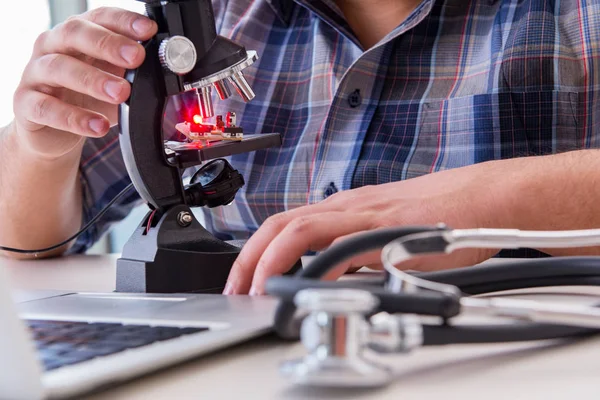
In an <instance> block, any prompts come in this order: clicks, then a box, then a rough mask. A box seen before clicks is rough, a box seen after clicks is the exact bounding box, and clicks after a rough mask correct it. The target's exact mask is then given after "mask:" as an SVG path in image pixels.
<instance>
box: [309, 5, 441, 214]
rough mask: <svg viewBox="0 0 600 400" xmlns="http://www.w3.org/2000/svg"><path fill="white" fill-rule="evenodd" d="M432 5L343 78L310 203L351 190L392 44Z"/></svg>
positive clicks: (414, 15)
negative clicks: (341, 191)
mask: <svg viewBox="0 0 600 400" xmlns="http://www.w3.org/2000/svg"><path fill="white" fill-rule="evenodd" d="M432 6H433V1H432V0H423V2H422V3H421V4H420V5H419V6H418V7H417V9H415V11H413V13H412V14H411V15H410V16H409V17H408V18H407V19H406V20H405V21H404V22H403V23H402V24H401V25H400V26H398V27H397V28H396V29H394V30H393V31H392V32H390V34H388V35H387V36H386V37H385V38H384V39H382V40H381V42H380V43H379V44H378V45H376V46H375V47H373V48H372V49H370V50H368V51H366V52H365V53H364V54H363V55H362V56H360V57H359V58H358V59H357V60H356V61H355V62H354V63H353V64H352V65H351V66H350V67H349V68H348V70H347V71H346V73H345V74H344V76H343V77H342V79H341V81H340V84H339V86H338V87H337V90H336V91H335V95H334V97H333V101H332V105H331V108H330V110H329V113H328V115H327V119H326V122H325V125H324V130H323V132H322V134H321V135H320V137H318V138H317V140H319V143H318V146H317V153H316V154H315V158H314V159H315V161H314V165H313V168H312V169H311V171H312V173H311V174H312V176H311V185H310V195H309V202H310V203H316V202H319V201H322V200H323V199H325V198H327V197H329V196H331V195H332V194H334V193H336V192H338V191H340V190H348V189H351V185H352V176H353V175H354V171H355V170H356V166H357V163H358V161H359V157H360V152H361V149H362V144H363V141H364V139H365V136H366V135H367V132H368V129H369V126H370V124H371V120H372V119H373V115H374V114H375V112H376V110H377V107H378V104H379V99H380V96H381V92H382V90H383V82H384V78H385V76H386V73H387V62H388V58H389V53H390V51H391V46H392V45H393V44H392V42H393V40H394V39H396V38H397V37H399V36H400V35H402V34H403V33H404V32H406V31H407V30H409V29H412V28H413V27H414V26H415V25H416V24H418V23H419V22H421V21H422V20H423V19H424V18H425V17H426V16H427V15H428V14H429V12H430V11H431V8H432Z"/></svg>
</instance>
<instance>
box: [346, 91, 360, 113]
mask: <svg viewBox="0 0 600 400" xmlns="http://www.w3.org/2000/svg"><path fill="white" fill-rule="evenodd" d="M348 104H350V107H352V108H356V107H358V106H360V105H361V104H362V96H361V95H360V89H356V90H355V91H354V92H352V93H350V95H349V96H348Z"/></svg>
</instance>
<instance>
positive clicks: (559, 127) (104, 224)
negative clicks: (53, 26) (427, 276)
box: [75, 0, 600, 251]
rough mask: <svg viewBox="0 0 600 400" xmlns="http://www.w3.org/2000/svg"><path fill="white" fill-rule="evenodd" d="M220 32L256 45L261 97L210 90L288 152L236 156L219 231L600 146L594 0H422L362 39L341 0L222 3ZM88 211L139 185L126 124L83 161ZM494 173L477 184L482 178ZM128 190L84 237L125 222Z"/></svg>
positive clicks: (252, 76) (217, 220)
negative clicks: (426, 179)
mask: <svg viewBox="0 0 600 400" xmlns="http://www.w3.org/2000/svg"><path fill="white" fill-rule="evenodd" d="M214 9H215V14H216V19H217V30H218V31H219V33H220V34H221V35H223V36H226V37H229V38H231V39H233V40H234V41H237V42H239V43H242V44H243V45H245V46H246V48H247V49H253V50H257V51H258V54H259V56H260V59H259V60H258V61H257V63H256V64H255V65H254V66H253V67H250V68H248V69H247V70H246V72H245V73H246V76H247V78H248V81H249V82H250V84H251V85H252V87H253V88H254V90H255V92H256V98H255V99H254V100H253V101H251V102H250V103H248V104H245V103H243V102H242V100H241V99H239V97H237V96H232V97H231V98H230V99H228V100H226V101H219V100H216V101H215V111H216V113H217V114H224V113H225V112H227V111H235V112H236V113H237V115H238V122H239V124H240V125H241V126H243V127H244V130H245V132H247V133H261V132H280V133H281V134H282V137H283V144H282V146H281V147H280V148H272V149H267V150H261V151H257V152H253V153H247V154H242V155H238V156H234V157H232V158H231V159H230V161H231V163H232V164H233V166H234V167H235V168H237V169H238V170H239V171H240V172H241V173H242V174H243V175H244V177H245V179H246V185H245V186H244V188H243V189H242V190H241V191H240V193H239V194H238V196H237V198H236V201H235V202H234V204H232V205H231V206H228V207H220V208H216V209H210V210H209V209H205V210H202V212H203V213H204V216H205V219H206V221H205V225H206V226H207V227H208V229H209V230H211V231H212V232H214V233H215V234H216V235H218V236H219V237H222V238H225V239H229V238H235V239H243V238H247V237H248V236H249V235H250V234H252V233H253V232H254V231H256V229H257V228H258V227H259V226H260V225H261V223H262V222H263V221H264V220H265V219H266V218H267V217H269V216H271V215H273V214H275V213H278V212H281V211H285V210H289V209H292V208H295V207H300V206H303V205H306V204H309V203H315V202H318V201H321V200H323V199H324V198H325V197H327V196H328V195H330V194H332V193H335V192H337V191H342V190H349V189H352V188H356V187H359V186H363V185H376V184H381V183H386V182H390V181H400V180H404V179H410V178H413V177H417V176H420V175H423V174H428V173H432V172H435V171H439V170H443V169H448V168H458V167H462V166H466V165H470V164H474V163H480V162H484V161H488V160H498V159H506V158H513V157H522V156H530V155H543V154H551V153H557V152H564V151H569V150H575V149H582V148H590V147H598V144H599V138H600V135H598V123H599V122H600V103H598V101H597V98H598V93H600V92H599V91H598V89H599V84H600V66H596V65H595V63H596V62H597V61H598V60H600V46H599V45H598V44H599V43H600V7H599V6H598V3H597V2H595V1H588V0H470V1H469V0H437V1H434V0H423V1H422V3H421V4H420V5H419V6H418V7H417V8H416V9H415V10H414V12H412V14H411V15H410V16H409V17H408V18H407V19H406V20H405V21H404V22H403V23H401V24H400V25H399V26H398V27H397V28H396V29H394V30H393V31H392V32H391V33H389V34H388V35H387V36H386V37H385V38H383V39H382V40H381V41H380V42H379V43H378V44H377V45H375V46H374V47H373V48H370V49H368V50H366V51H365V49H364V48H362V47H361V44H360V43H359V41H358V40H357V38H356V36H355V35H354V34H353V32H352V30H351V28H350V27H349V26H348V24H347V23H346V21H345V20H344V17H343V15H342V13H341V12H340V10H339V9H338V8H337V7H336V6H335V3H334V1H333V0H296V1H291V0H228V1H227V0H215V1H214ZM81 179H82V182H83V187H84V215H85V220H86V221H87V220H89V218H91V217H92V216H93V215H95V214H96V213H98V212H99V211H100V210H101V209H102V207H103V206H104V205H106V203H107V202H108V201H110V200H111V199H112V198H113V197H114V196H115V195H116V194H117V193H118V192H119V191H120V190H121V189H123V188H124V187H125V186H126V185H127V184H128V183H129V182H130V180H129V178H128V176H127V171H126V170H125V166H124V164H123V160H122V158H121V153H120V149H119V145H118V134H117V132H116V130H113V131H111V132H110V134H109V135H107V136H106V137H105V138H102V139H94V140H92V139H89V140H88V141H87V143H86V145H85V149H84V152H83V157H82V161H81ZM486 184H493V182H481V185H482V187H484V186H485V185H486ZM139 201H140V200H139V197H138V196H137V195H136V194H135V193H132V194H131V196H129V198H127V199H125V200H124V201H123V202H121V203H120V204H119V206H118V207H116V208H114V209H112V210H111V212H110V213H109V214H107V217H106V218H104V219H103V220H102V221H101V222H100V223H98V224H97V225H96V226H95V227H94V228H93V229H92V230H90V231H89V232H88V234H87V235H85V236H83V237H82V238H81V239H80V240H79V242H78V243H77V245H76V247H75V251H82V250H85V249H86V248H87V247H88V246H89V245H90V244H92V243H93V242H94V241H95V240H96V239H97V238H98V237H99V235H100V234H101V233H103V232H105V231H106V230H107V229H108V228H109V226H110V225H111V224H112V223H114V222H115V221H118V220H120V219H122V218H123V217H124V216H126V215H127V213H128V212H129V211H130V210H131V209H132V207H133V206H134V205H136V204H139Z"/></svg>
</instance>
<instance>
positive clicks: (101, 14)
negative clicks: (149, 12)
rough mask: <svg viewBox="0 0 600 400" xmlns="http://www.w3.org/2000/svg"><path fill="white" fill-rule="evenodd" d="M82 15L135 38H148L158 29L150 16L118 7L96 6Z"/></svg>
mask: <svg viewBox="0 0 600 400" xmlns="http://www.w3.org/2000/svg"><path fill="white" fill-rule="evenodd" d="M81 17H82V18H84V19H87V20H88V21H90V22H93V23H94V24H97V25H100V26H103V27H105V28H106V29H109V30H111V31H113V32H115V33H118V34H121V35H123V36H127V37H128V38H131V39H133V40H148V39H150V38H151V37H152V36H153V35H154V34H155V33H156V31H157V29H158V27H157V25H156V22H154V21H152V20H151V19H150V18H148V17H146V16H144V15H141V14H138V13H135V12H132V11H127V10H123V9H121V8H116V7H99V8H95V9H93V10H90V11H88V12H86V13H84V14H82V15H81Z"/></svg>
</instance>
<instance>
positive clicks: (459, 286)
mask: <svg viewBox="0 0 600 400" xmlns="http://www.w3.org/2000/svg"><path fill="white" fill-rule="evenodd" d="M598 244H600V230H599V229H595V230H574V231H520V230H507V229H449V228H447V227H445V226H442V225H440V226H436V227H402V228H391V229H382V230H376V231H372V232H367V233H364V234H359V235H356V236H354V237H351V238H349V239H347V240H345V241H343V242H341V243H339V244H336V245H334V246H332V247H330V248H329V249H327V250H326V251H324V252H322V253H320V254H319V255H318V256H316V257H315V258H314V259H313V260H312V261H311V262H310V264H309V265H308V266H306V267H305V268H304V269H302V270H300V271H299V272H298V273H296V274H295V275H294V276H287V277H273V278H271V279H269V280H268V281H267V287H266V291H267V293H268V294H270V295H274V296H277V297H279V298H280V303H279V305H278V308H277V310H276V313H275V320H274V329H275V332H276V333H277V334H278V335H279V336H280V337H282V338H286V339H298V338H300V340H301V342H302V343H303V345H304V347H305V349H306V350H307V354H306V356H304V357H303V358H301V359H298V360H291V361H288V362H286V363H284V364H283V365H282V372H283V373H284V376H286V377H287V378H289V379H291V381H292V382H294V383H297V384H302V385H311V386H333V387H347V386H351V387H353V386H359V387H372V386H381V385H386V384H388V383H389V382H391V380H392V372H391V369H390V368H389V367H388V366H385V365H383V364H381V363H379V362H377V361H376V360H373V358H372V357H371V355H372V354H381V353H407V352H410V351H413V350H415V349H417V348H419V347H421V346H430V345H443V344H458V343H461V344H466V343H495V342H518V341H532V340H545V339H559V338H573V337H582V336H588V335H592V334H596V333H600V309H599V308H595V307H591V306H578V305H568V304H561V303H547V302H539V301H533V300H521V299H510V298H502V297H495V298H494V297H485V298H479V297H472V295H481V294H486V293H492V292H498V291H505V290H513V289H523V288H534V287H544V286H546V287H547V286H571V285H592V286H596V285H600V257H549V258H540V259H527V260H524V261H518V262H510V263H508V262H501V263H496V264H491V265H479V266H475V267H469V268H460V269H455V270H446V271H439V272H430V273H407V272H404V271H402V270H400V269H398V268H397V266H398V265H399V264H401V263H402V262H405V261H407V260H410V259H412V258H414V257H417V256H423V255H434V254H449V253H452V252H453V251H455V250H458V249H463V248H488V249H491V248H498V249H518V248H566V247H583V246H592V245H598ZM378 249H382V250H381V261H382V264H383V266H384V268H385V277H384V278H383V279H375V280H369V281H361V282H357V281H354V280H351V281H347V282H346V281H336V282H332V281H320V280H318V279H319V278H321V277H323V276H324V275H325V274H326V273H327V272H329V271H330V270H332V269H333V268H335V267H336V266H337V265H339V264H340V263H341V262H342V261H344V260H346V259H349V258H351V257H353V256H356V255H357V254H360V253H363V252H367V251H372V250H378ZM297 311H301V315H300V316H298V315H296V314H297ZM463 314H464V315H483V316H499V317H509V318H513V319H514V322H513V323H500V324H494V325H489V324H487V325H473V324H468V325H465V324H462V325H460V324H454V325H453V319H454V318H456V317H458V316H461V315H463Z"/></svg>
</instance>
